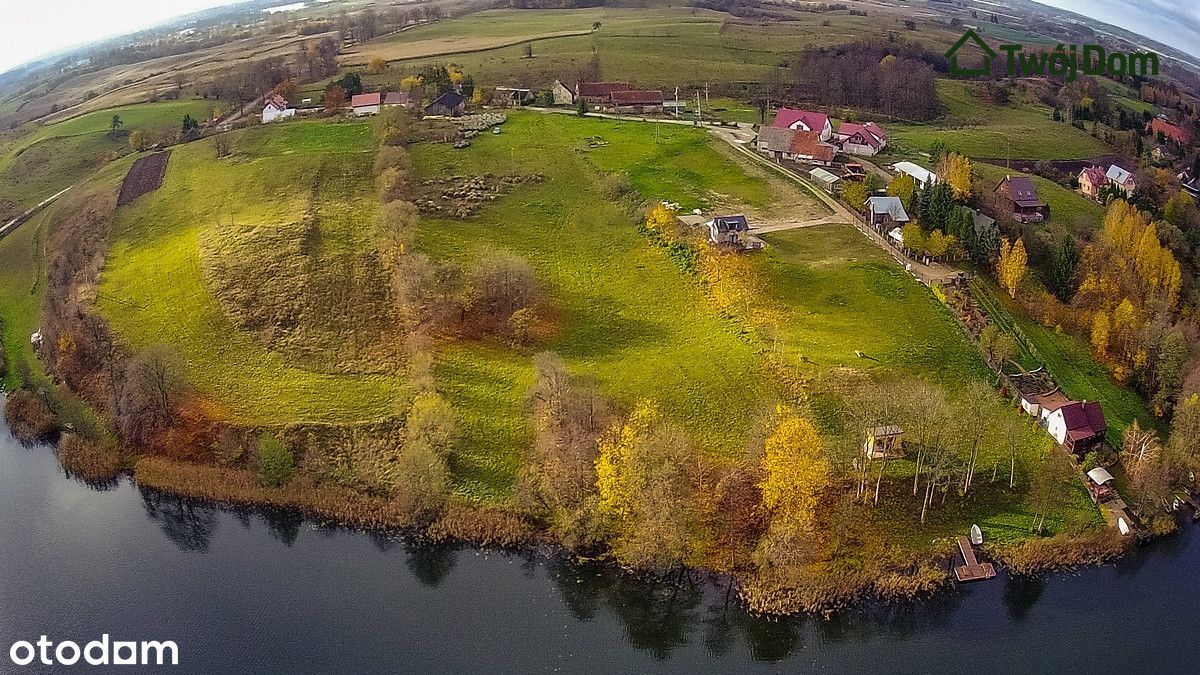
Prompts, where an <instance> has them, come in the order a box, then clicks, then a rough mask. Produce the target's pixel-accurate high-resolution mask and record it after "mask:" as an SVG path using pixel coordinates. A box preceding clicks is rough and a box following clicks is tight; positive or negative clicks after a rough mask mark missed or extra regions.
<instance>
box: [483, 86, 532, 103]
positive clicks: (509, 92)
mask: <svg viewBox="0 0 1200 675" xmlns="http://www.w3.org/2000/svg"><path fill="white" fill-rule="evenodd" d="M532 102H533V90H532V89H521V88H518V87H496V88H495V89H494V90H493V91H492V104H493V105H496V106H500V107H501V108H509V107H513V106H517V107H520V106H523V105H528V104H530V103H532Z"/></svg>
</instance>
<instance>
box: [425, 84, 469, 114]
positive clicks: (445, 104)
mask: <svg viewBox="0 0 1200 675" xmlns="http://www.w3.org/2000/svg"><path fill="white" fill-rule="evenodd" d="M466 107H467V99H466V98H465V97H464V96H463V95H462V94H460V93H458V92H457V91H454V90H453V89H451V90H450V91H447V92H446V93H444V94H442V95H441V96H439V97H437V99H436V100H434V102H433V103H430V104H429V105H427V106H425V114H426V115H429V116H431V117H458V116H459V115H461V114H463V110H465V109H466Z"/></svg>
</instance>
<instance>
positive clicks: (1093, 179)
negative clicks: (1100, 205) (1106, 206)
mask: <svg viewBox="0 0 1200 675" xmlns="http://www.w3.org/2000/svg"><path fill="white" fill-rule="evenodd" d="M1105 185H1108V176H1107V175H1106V174H1105V173H1104V169H1101V168H1100V167H1098V166H1089V167H1087V168H1085V169H1084V170H1082V171H1080V172H1079V191H1080V192H1082V193H1083V195H1084V196H1085V197H1091V198H1092V199H1099V198H1100V188H1102V187H1104V186H1105Z"/></svg>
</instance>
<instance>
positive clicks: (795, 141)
mask: <svg viewBox="0 0 1200 675" xmlns="http://www.w3.org/2000/svg"><path fill="white" fill-rule="evenodd" d="M755 145H756V147H757V148H758V149H759V151H760V152H762V153H764V154H766V155H767V156H768V157H770V158H771V159H776V160H787V161H792V162H805V163H808V164H819V165H823V166H830V165H832V164H833V158H834V155H835V153H836V152H837V149H836V148H834V147H833V146H832V145H830V144H828V143H825V142H823V141H821V139H820V134H818V133H817V132H815V131H803V130H800V129H782V128H778V127H764V128H763V129H762V130H760V131H759V132H758V139H757V140H756V141H755Z"/></svg>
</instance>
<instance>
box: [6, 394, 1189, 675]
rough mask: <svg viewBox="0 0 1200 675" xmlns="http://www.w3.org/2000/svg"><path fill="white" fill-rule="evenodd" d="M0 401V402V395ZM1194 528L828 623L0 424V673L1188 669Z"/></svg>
mask: <svg viewBox="0 0 1200 675" xmlns="http://www.w3.org/2000/svg"><path fill="white" fill-rule="evenodd" d="M0 405H2V403H0ZM1198 539H1200V538H1198V537H1197V536H1195V532H1194V531H1193V530H1191V529H1189V530H1187V531H1185V532H1184V533H1183V534H1181V535H1179V536H1176V537H1173V538H1171V539H1168V540H1166V541H1162V542H1159V543H1157V544H1155V545H1154V546H1152V547H1148V548H1147V549H1145V550H1143V551H1142V552H1141V553H1140V554H1138V555H1136V556H1133V557H1131V558H1128V559H1126V560H1123V561H1121V562H1120V563H1119V564H1117V565H1110V566H1106V567H1102V568H1095V569H1089V570H1085V571H1083V572H1081V573H1078V574H1074V575H1059V576H1048V577H1046V578H1043V579H1032V580H1031V579H1023V580H1013V579H1008V578H1006V577H1004V576H1003V575H1002V576H1001V577H999V578H997V579H994V580H991V581H986V582H980V583H978V584H975V585H972V586H968V587H961V588H959V589H958V590H956V591H953V592H949V593H947V594H945V595H943V596H941V597H939V598H937V599H934V600H930V601H926V602H922V603H918V604H914V605H911V606H908V607H903V608H891V609H887V608H882V609H881V608H874V609H870V610H863V611H861V612H856V613H853V614H849V615H846V616H841V617H839V618H837V619H835V620H832V621H822V620H816V619H807V620H806V619H795V620H788V621H775V622H772V621H764V620H758V619H752V618H749V617H747V616H746V615H745V614H743V613H741V612H740V611H738V610H737V608H736V607H735V606H732V605H730V606H729V607H727V606H726V603H725V594H724V589H723V588H718V587H712V586H703V587H701V588H699V589H697V590H694V591H673V590H672V589H670V588H669V587H664V586H655V585H650V584H645V583H640V582H636V581H632V580H628V579H625V578H622V577H619V576H617V575H613V574H610V573H607V572H603V571H599V570H595V569H587V568H583V569H581V568H578V567H572V566H568V565H565V564H563V563H560V562H556V561H554V560H551V559H547V558H545V557H542V556H537V555H533V554H527V555H506V554H497V553H491V554H486V553H478V552H476V551H474V550H472V549H470V548H438V547H430V546H416V545H410V544H408V543H406V542H404V541H401V540H398V539H391V538H387V537H383V536H372V535H369V534H364V533H361V532H351V531H345V530H340V529H328V528H320V527H317V526H316V525H314V524H312V523H309V522H305V521H301V520H299V519H297V518H291V517H287V516H280V515H277V514H276V515H271V514H263V513H254V512H234V511H229V510H224V509H219V508H214V507H208V506H204V505H199V504H189V503H186V502H183V501H180V500H178V499H174V498H171V497H168V496H164V495H160V494H156V493H150V492H145V491H141V490H139V489H138V488H137V487H135V486H133V485H132V484H131V483H130V482H129V481H128V480H122V481H121V482H120V483H119V484H118V485H116V486H113V487H111V488H110V489H107V490H97V489H94V488H92V487H89V486H87V485H84V484H82V483H80V482H77V481H75V480H72V479H70V478H67V477H66V476H64V475H63V472H62V470H61V469H60V468H59V466H58V463H57V461H56V460H55V458H54V454H53V450H52V449H51V448H48V447H30V448H27V447H23V446H21V445H20V444H18V443H16V442H15V441H14V440H13V438H12V437H11V436H10V435H9V434H8V431H7V429H4V428H3V427H2V426H0V649H2V650H3V651H2V652H0V672H7V671H8V670H10V669H14V670H18V671H20V672H29V671H32V670H34V667H26V668H20V669H17V668H16V667H15V666H14V665H13V664H12V663H11V661H10V660H9V659H8V653H7V652H8V648H9V646H10V645H11V644H12V643H13V642H15V641H17V640H29V641H31V642H33V641H36V640H37V638H38V636H40V635H42V634H45V635H47V636H48V637H49V638H50V639H51V640H54V641H60V640H73V641H76V642H78V643H80V644H83V643H85V642H87V641H89V640H92V639H95V638H98V637H99V636H100V635H101V634H102V633H108V634H109V635H111V636H112V638H111V639H113V640H152V639H158V640H174V641H175V642H177V643H178V645H179V648H180V666H179V667H177V668H175V669H174V670H175V671H188V672H194V671H205V672H247V671H252V672H265V671H292V672H307V671H331V670H335V669H336V670H342V671H345V672H382V671H386V672H397V671H402V672H446V671H454V672H479V671H490V672H497V671H499V672H531V671H550V670H561V671H599V670H604V671H610V672H645V671H671V672H688V673H692V672H701V671H726V672H733V671H736V672H741V671H770V672H777V671H796V670H823V671H830V672H844V671H860V672H862V671H865V672H929V671H946V670H951V669H958V668H966V669H970V671H976V672H978V671H983V672H993V671H1013V670H1026V671H1038V672H1042V671H1063V670H1066V671H1081V670H1092V671H1099V672H1112V671H1122V670H1133V671H1138V672H1143V671H1147V670H1151V669H1166V668H1175V669H1178V670H1181V671H1184V672H1187V671H1192V670H1194V668H1195V667H1196V663H1197V661H1196V659H1197V657H1198V656H1200V646H1198V641H1197V632H1196V629H1197V626H1198V625H1200V624H1198V623H1197V617H1200V575H1198V572H1200V543H1198Z"/></svg>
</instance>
